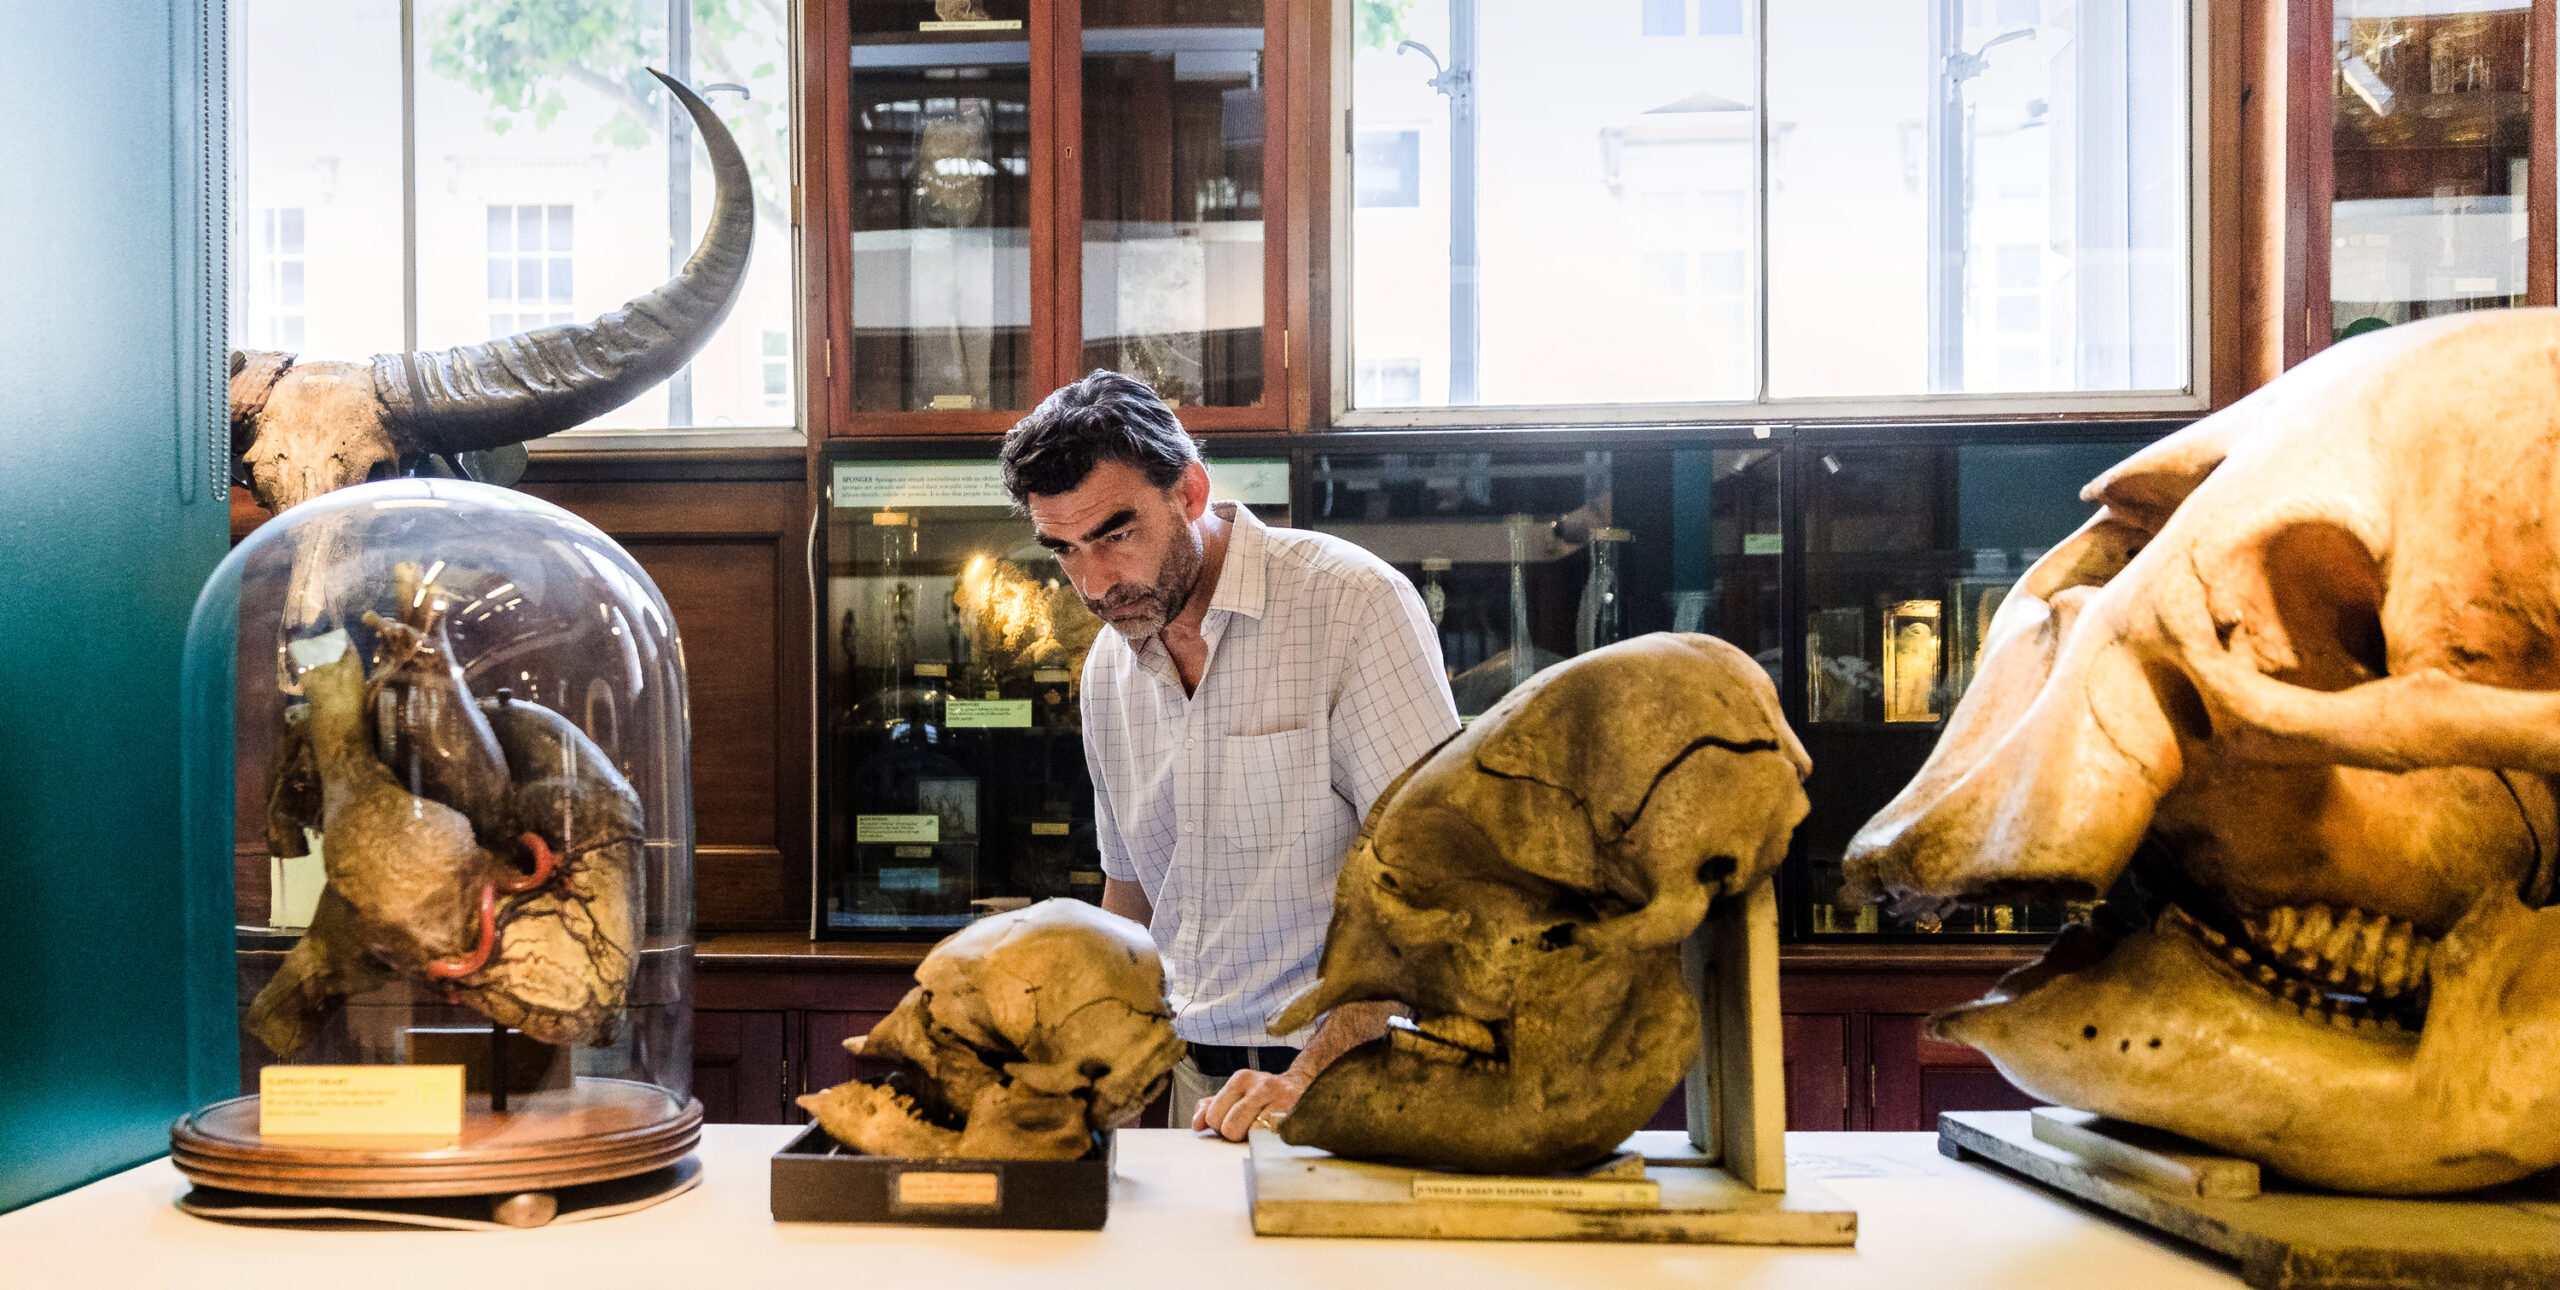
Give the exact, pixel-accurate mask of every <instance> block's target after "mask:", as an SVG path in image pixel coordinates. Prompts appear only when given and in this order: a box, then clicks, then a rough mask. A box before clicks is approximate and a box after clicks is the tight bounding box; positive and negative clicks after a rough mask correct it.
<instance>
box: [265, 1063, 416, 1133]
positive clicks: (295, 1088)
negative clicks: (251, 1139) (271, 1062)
mask: <svg viewBox="0 0 2560 1290" xmlns="http://www.w3.org/2000/svg"><path fill="white" fill-rule="evenodd" d="M258 1133H259V1135H260V1136H261V1137H269V1138H278V1137H305V1138H308V1137H329V1138H440V1139H443V1140H444V1141H446V1142H458V1141H460V1140H461V1138H462V1068H461V1067H459V1066H269V1067H267V1068H266V1069H264V1070H261V1071H259V1072H258Z"/></svg>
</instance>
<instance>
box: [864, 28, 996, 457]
mask: <svg viewBox="0 0 2560 1290" xmlns="http://www.w3.org/2000/svg"><path fill="white" fill-rule="evenodd" d="M952 7H953V6H950V5H947V4H946V5H936V4H933V3H931V2H930V0H872V2H870V3H857V4H854V5H853V6H852V26H853V32H852V38H853V49H852V63H853V73H852V78H851V85H852V100H851V108H852V111H851V119H850V121H849V122H848V123H847V124H848V131H847V138H846V147H847V150H848V152H849V154H850V155H849V156H847V157H846V158H845V165H846V169H847V172H848V173H849V175H850V177H851V189H852V194H851V196H852V204H851V214H852V228H853V269H852V304H853V379H852V381H851V384H852V387H853V409H854V411H856V412H861V413H894V412H978V411H1006V410H1014V411H1019V410H1021V409H1025V408H1028V407H1029V406H1031V403H1030V400H1031V395H1032V390H1031V388H1030V382H1031V379H1032V373H1031V369H1032V366H1033V364H1032V349H1031V346H1032V339H1033V338H1032V331H1031V298H1032V265H1031V223H1032V220H1033V218H1034V216H1035V212H1034V210H1033V208H1032V202H1031V113H1032V103H1033V78H1034V72H1035V69H1034V68H1033V66H1032V57H1031V51H1032V43H1031V36H1030V33H1029V32H1028V31H1027V30H1026V23H1027V12H1028V6H1027V4H1026V3H1025V0H1010V2H1009V3H1008V2H1007V0H996V2H995V3H994V4H992V5H990V4H987V3H984V0H968V2H967V3H965V4H962V5H960V6H959V9H961V10H963V11H965V12H966V14H967V15H968V16H965V17H961V18H957V19H954V18H946V17H944V16H942V13H943V11H944V10H947V9H951V8H952Z"/></svg>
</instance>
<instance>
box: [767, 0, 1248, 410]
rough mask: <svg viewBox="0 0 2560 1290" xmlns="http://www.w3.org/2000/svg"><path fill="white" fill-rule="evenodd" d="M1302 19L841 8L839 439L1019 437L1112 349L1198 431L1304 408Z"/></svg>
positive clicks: (990, 0) (825, 364) (1177, 1)
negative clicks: (1289, 196)
mask: <svg viewBox="0 0 2560 1290" xmlns="http://www.w3.org/2000/svg"><path fill="white" fill-rule="evenodd" d="M1287 20H1288V14H1287V7H1286V6H1282V5H1277V4H1270V3H1267V2H1266V0H1083V2H1082V3H1076V2H1074V0H1066V2H1063V3H1059V4H1054V5H1052V4H1041V5H1031V4H1028V3H1026V0H849V3H848V4H847V5H846V7H845V9H844V10H843V11H841V13H839V14H835V15H831V16H830V17H829V19H828V20H827V21H825V22H821V23H819V24H817V26H816V28H815V30H816V31H818V32H819V33H821V37H822V38H823V39H826V40H830V41H834V40H841V41H842V42H843V43H844V49H845V57H846V60H847V63H848V64H849V70H848V73H847V81H846V86H847V88H846V92H845V94H844V95H843V104H844V107H843V110H842V114H841V116H840V117H838V118H837V119H835V120H834V121H833V123H832V125H831V127H830V130H829V132H828V134H829V138H830V140H831V143H830V145H829V150H830V151H831V152H832V153H833V154H835V155H834V156H833V157H832V158H831V160H830V163H829V165H830V173H829V174H828V176H827V178H826V182H827V183H828V185H829V186H830V189H831V191H830V194H829V196H830V202H831V203H841V209H843V210H844V211H845V212H846V214H845V216H844V221H845V223H846V224H847V225H848V226H849V228H850V230H851V238H852V247H851V251H852V254H851V255H850V256H849V257H844V258H843V262H842V263H841V264H839V263H836V262H835V261H834V260H832V259H831V260H830V262H829V264H828V273H829V274H830V275H831V279H832V282H831V286H830V293H831V297H832V298H833V299H835V300H836V301H838V302H839V303H838V304H837V305H836V306H835V307H836V308H837V309H839V310H843V311H848V312H849V314H850V324H851V326H850V339H849V343H847V344H846V345H845V346H844V347H843V353H844V356H845V357H847V358H849V359H850V360H851V371H850V373H849V374H848V375H847V377H846V379H844V380H841V381H837V380H835V374H834V373H833V372H832V371H831V370H829V365H830V364H831V363H832V361H833V360H831V359H826V358H822V359H820V360H819V362H820V364H821V370H820V371H819V372H818V373H816V374H815V375H816V376H817V377H818V378H819V379H820V380H821V381H823V382H828V383H831V385H832V386H835V387H841V388H840V390H839V392H837V393H835V394H834V395H832V396H831V400H830V406H829V410H830V412H831V414H832V416H831V424H830V426H829V433H830V434H834V435H847V434H854V433H861V434H867V435H879V434H884V433H894V434H908V433H927V434H932V433H960V434H985V433H993V432H998V431H1001V430H1003V429H1004V428H1005V427H1006V426H1008V425H1010V424H1011V423H1012V421H1013V420H1014V419H1015V418H1016V417H1018V416H1019V415H1020V413H1021V412H1022V411H1023V410H1025V409H1028V408H1030V407H1032V406H1034V405H1036V404H1037V403H1038V402H1039V401H1040V399H1041V398H1043V397H1044V396H1046V395H1047V394H1048V392H1049V391H1051V390H1053V389H1055V388H1057V387H1058V386H1060V385H1062V384H1065V383H1066V382H1068V381H1070V380H1073V379H1075V378H1076V377H1078V376H1081V375H1083V374H1084V373H1085V372H1087V371H1090V370H1092V369H1094V368H1096V367H1108V368H1113V369H1115V370H1118V371H1123V372H1127V373H1129V374H1130V375H1132V376H1135V377H1138V378H1139V379H1141V380H1144V381H1147V382H1148V383H1149V384H1151V385H1153V386H1155V387H1156V389H1157V391H1158V392H1159V393H1161V394H1162V395H1163V396H1164V398H1165V399H1166V401H1167V402H1169V403H1172V404H1173V405H1174V406H1176V407H1179V408H1181V409H1182V411H1183V418H1184V420H1185V422H1186V423H1188V424H1190V425H1191V426H1192V428H1194V429H1200V430H1257V429H1266V430H1267V429H1279V428H1281V427H1282V426H1283V425H1284V418H1285V416H1286V408H1285V406H1284V405H1285V404H1286V402H1287V400H1286V399H1285V398H1284V397H1282V394H1283V390H1282V388H1281V386H1280V384H1279V382H1278V379H1277V378H1278V377H1279V375H1280V374H1281V373H1282V372H1283V371H1284V369H1285V368H1286V367H1287V365H1288V362H1289V354H1288V339H1287V336H1286V333H1285V332H1284V331H1283V329H1282V327H1281V317H1282V309H1283V307H1284V305H1285V299H1284V296H1285V292H1284V291H1283V289H1282V286H1283V284H1284V283H1285V282H1286V281H1287V278H1286V276H1285V274H1284V273H1283V272H1282V269H1281V265H1282V261H1283V259H1284V255H1285V252H1284V247H1285V243H1286V239H1285V238H1282V237H1280V236H1278V235H1277V232H1278V228H1279V225H1278V222H1277V221H1278V220H1279V219H1280V217H1281V214H1282V212H1281V211H1280V209H1279V204H1278V203H1277V202H1276V201H1274V202H1266V200H1265V195H1266V194H1276V193H1279V192H1280V191H1282V190H1283V183H1282V176H1283V174H1284V173H1285V168H1286V162H1287V156H1286V149H1284V148H1281V147H1277V146H1266V140H1272V141H1276V140H1278V139H1280V138H1282V137H1283V133H1284V132H1283V129H1282V124H1283V122H1284V121H1285V119H1286V117H1285V112H1284V106H1285V105H1284V104H1283V103H1282V101H1281V96H1280V94H1279V93H1278V92H1277V89H1278V86H1279V85H1280V84H1281V83H1282V81H1281V76H1280V73H1281V66H1280V64H1281V62H1282V53H1283V51H1284V50H1285V49H1286V48H1287V42H1286V40H1285V33H1286V31H1287ZM836 208H837V207H836V206H834V205H832V204H831V206H830V209H836ZM828 344H829V346H830V347H833V346H834V345H835V342H834V341H833V340H832V339H831V340H830V341H829V342H828Z"/></svg>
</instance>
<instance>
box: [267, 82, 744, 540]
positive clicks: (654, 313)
mask: <svg viewBox="0 0 2560 1290" xmlns="http://www.w3.org/2000/svg"><path fill="white" fill-rule="evenodd" d="M650 74H651V75H653V76H656V77H657V78H658V79H659V80H660V81H662V82H664V83H665V84H666V86H667V89H668V91H669V92H670V93H672V94H674V95H675V96H676V99H677V101H679V102H681V103H682V104H683V105H684V108H685V111H686V112H687V113H688V114H690V115H691V116H692V117H693V122H694V125H695V128H696V129H698V130H699V131H700V132H701V134H702V143H703V147H704V149H705V151H707V152H709V153H710V155H711V170H712V175H713V178H714V180H715V182H716V184H717V187H718V196H717V197H716V198H715V199H714V200H713V203H712V209H711V219H710V222H709V224H708V226H707V227H705V228H704V230H703V234H702V242H701V244H700V245H699V246H698V247H696V248H695V250H694V253H693V257H692V258H691V259H690V260H688V261H686V262H685V266H684V268H683V269H682V270H680V271H678V272H677V274H676V276H674V277H673V278H670V279H668V280H667V281H666V282H665V283H664V284H662V285H660V286H659V287H657V288H656V289H655V290H652V291H650V292H648V293H647V294H645V295H642V296H640V297H639V298H637V299H635V300H633V301H631V302H630V303H629V304H626V305H624V306H623V307H622V308H620V309H617V310H614V311H612V312H610V313H607V314H605V315H604V316H602V317H600V318H598V319H596V320H595V321H594V322H591V323H575V324H565V325H560V326H552V327H542V328H538V329H536V330H533V331H528V332H519V333H517V334H515V335H512V336H504V337H500V338H498V339H496V340H490V341H484V342H482V343H480V344H476V345H461V346H457V347H455V348H452V349H448V350H444V351H441V352H437V353H421V352H408V353H399V354H376V355H374V356H373V357H372V358H371V359H369V360H367V361H364V362H360V363H359V362H345V361H327V360H323V361H303V360H301V359H300V358H298V357H297V356H295V355H292V354H283V353H276V352H273V351H266V350H235V351H233V352H232V355H231V390H230V395H231V447H232V453H233V455H234V457H235V458H236V459H237V461H238V463H239V469H240V472H241V474H242V475H243V476H245V482H246V483H247V484H248V485H249V489H250V491H251V492H252V493H254V494H255V495H256V496H257V499H258V504H259V505H261V506H264V507H266V508H267V509H268V510H270V511H279V512H281V511H283V510H284V509H285V508H287V507H289V506H292V505H294V504H296V503H298V502H301V501H304V500H306V499H309V498H313V497H317V496H319V495H320V494H322V493H325V492H328V491H330V490H332V489H337V488H344V487H346V486H347V485H350V484H360V483H363V482H364V481H365V480H367V479H368V478H373V477H376V476H379V475H386V474H396V473H400V472H403V471H405V470H409V469H412V468H414V467H416V466H418V465H420V464H422V463H425V462H427V461H428V460H429V459H431V458H436V459H444V460H446V461H456V460H480V459H482V457H483V455H503V454H508V453H520V452H521V451H522V450H521V448H520V447H518V445H521V444H522V443H523V442H524V441H525V440H528V439H536V438H540V437H541V436H543V435H547V434H551V433H553V432H555V431H559V430H566V429H568V428H570V427H571V426H575V425H578V424H580V423H581V422H584V421H587V420H589V419H591V418H594V417H597V416H600V415H602V414H604V413H606V412H610V411H612V410H613V409H615V408H617V407H620V406H622V405H623V404H625V403H628V402H630V401H631V400H632V399H633V398H635V397H637V396H638V395H639V394H640V393H641V392H642V391H645V390H647V389H648V388H650V387H651V386H653V385H656V384H657V383H658V382H660V381H663V380H665V379H666V378H667V377H669V376H671V375H673V374H674V373H675V371H676V370H677V369H678V368H680V367H682V366H684V364H685V363H686V361H687V360H689V359H691V358H692V357H693V355H694V353H695V352H696V351H697V350H699V349H701V348H702V345H703V342H705V341H707V340H709V339H710V338H711V333H713V332H714V331H717V330H719V327H720V323H721V321H722V320H723V319H725V318H727V317H728V315H729V307H730V306H731V305H732V304H733V303H735V302H736V300H737V297H738V292H739V289H740V288H741V287H742V286H743V285H744V283H745V282H746V272H747V256H748V252H749V250H750V249H751V247H752V245H753V242H754V237H755V200H754V194H753V192H752V190H751V188H750V180H749V177H748V172H747V163H746V159H745V158H744V157H743V156H742V155H741V154H740V153H739V151H738V145H737V141H736V140H734V139H732V138H731V137H730V136H729V132H728V130H727V128H726V127H724V126H723V125H721V123H720V118H719V117H718V116H717V115H715V114H713V112H712V111H711V108H710V107H709V105H707V104H705V103H704V102H703V101H702V100H701V99H700V98H698V97H696V96H695V95H694V93H693V91H691V90H689V89H687V88H685V87H684V86H683V85H682V84H679V83H678V82H677V81H675V80H674V79H673V78H671V77H669V76H667V75H665V74H663V73H660V72H655V71H652V72H651V73H650ZM519 464H520V463H519ZM513 478H514V477H513V475H512V474H510V475H508V476H507V477H506V478H502V479H498V480H496V481H495V482H499V483H511V482H513Z"/></svg>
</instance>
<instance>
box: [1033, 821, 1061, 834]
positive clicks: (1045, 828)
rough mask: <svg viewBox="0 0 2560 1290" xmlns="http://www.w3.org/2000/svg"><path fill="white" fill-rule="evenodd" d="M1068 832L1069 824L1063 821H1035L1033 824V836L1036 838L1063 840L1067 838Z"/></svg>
mask: <svg viewBox="0 0 2560 1290" xmlns="http://www.w3.org/2000/svg"><path fill="white" fill-rule="evenodd" d="M1067 831H1068V830H1067V824H1066V822H1065V821H1063V820H1033V821H1032V822H1031V836H1033V837H1035V838H1063V837H1065V836H1067Z"/></svg>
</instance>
